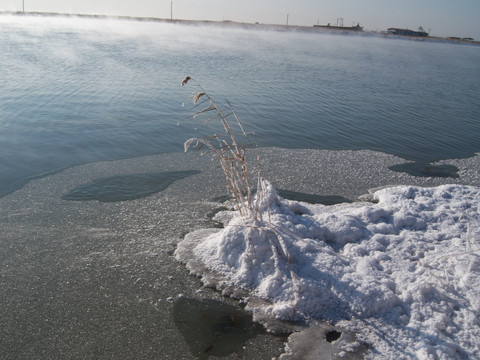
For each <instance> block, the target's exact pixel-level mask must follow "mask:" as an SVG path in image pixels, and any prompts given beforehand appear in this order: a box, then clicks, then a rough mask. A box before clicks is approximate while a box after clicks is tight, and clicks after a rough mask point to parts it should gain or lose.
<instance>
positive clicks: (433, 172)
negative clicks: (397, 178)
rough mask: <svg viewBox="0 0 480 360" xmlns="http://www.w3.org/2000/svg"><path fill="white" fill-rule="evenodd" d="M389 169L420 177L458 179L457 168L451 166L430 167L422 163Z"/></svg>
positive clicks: (401, 165) (393, 166)
mask: <svg viewBox="0 0 480 360" xmlns="http://www.w3.org/2000/svg"><path fill="white" fill-rule="evenodd" d="M389 169H390V170H392V171H396V172H405V173H407V174H409V175H412V176H420V177H442V178H446V177H451V178H458V177H459V176H458V168H457V167H456V166H453V165H432V164H428V163H423V162H411V163H405V164H397V165H392V166H390V167H389Z"/></svg>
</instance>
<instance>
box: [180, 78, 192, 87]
mask: <svg viewBox="0 0 480 360" xmlns="http://www.w3.org/2000/svg"><path fill="white" fill-rule="evenodd" d="M190 79H191V77H190V76H185V79H183V81H182V87H183V86H184V85H186V84H187V83H188V81H189V80H190Z"/></svg>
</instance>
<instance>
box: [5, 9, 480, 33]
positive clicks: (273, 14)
mask: <svg viewBox="0 0 480 360" xmlns="http://www.w3.org/2000/svg"><path fill="white" fill-rule="evenodd" d="M23 4H24V5H25V10H26V11H41V12H61V13H81V14H102V15H128V16H146V17H159V18H168V19H169V18H170V16H171V15H173V18H175V19H188V20H215V21H222V20H232V21H239V22H248V23H255V22H259V23H265V24H286V23H287V18H288V24H289V25H306V26H312V25H314V24H327V23H331V24H332V25H334V24H336V23H337V19H343V24H344V25H345V26H351V25H356V24H357V23H360V25H361V26H363V27H364V29H365V30H373V31H382V30H386V29H388V28H389V27H401V28H408V29H413V30H417V29H418V27H419V26H422V27H423V28H424V30H425V31H427V32H428V31H430V35H432V36H442V37H445V36H458V37H472V38H475V39H476V40H480V26H479V23H478V19H479V16H480V1H479V0H401V1H400V0H201V1H199V0H173V1H171V0H0V11H21V10H22V7H23ZM339 21H340V20H339Z"/></svg>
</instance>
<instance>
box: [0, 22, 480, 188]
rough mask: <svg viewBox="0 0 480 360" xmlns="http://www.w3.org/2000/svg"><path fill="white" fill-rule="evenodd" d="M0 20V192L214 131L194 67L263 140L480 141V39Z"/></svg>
mask: <svg viewBox="0 0 480 360" xmlns="http://www.w3.org/2000/svg"><path fill="white" fill-rule="evenodd" d="M0 26H1V29H2V35H1V37H0V63H1V64H2V79H3V81H2V87H1V89H0V129H1V131H0V166H1V171H0V195H5V194H7V193H9V192H11V191H13V190H15V189H18V188H20V187H21V186H22V185H23V184H25V182H26V181H28V179H31V178H35V177H38V176H42V175H44V174H47V173H52V172H54V171H57V170H59V169H63V168H67V167H70V166H72V165H75V164H80V163H87V162H91V161H99V160H108V159H118V158H129V157H135V156H142V155H148V154H156V153H166V152H177V151H182V145H183V142H184V141H185V140H186V139H188V138H189V137H191V136H194V135H198V134H209V132H210V131H211V129H209V128H208V127H204V128H197V126H198V124H195V122H194V121H193V120H188V118H189V116H190V115H191V114H192V112H191V104H192V102H191V99H189V96H190V95H191V91H192V90H191V89H182V88H181V87H180V82H181V80H182V79H183V78H184V76H185V75H191V76H193V77H194V78H195V79H196V80H198V81H199V82H200V83H201V84H202V85H203V87H205V88H206V89H207V90H208V91H209V93H210V94H211V95H212V96H214V97H215V98H216V99H217V100H220V101H222V100H223V99H224V98H228V99H229V100H230V102H231V103H232V104H233V106H234V108H235V109H236V111H237V113H238V114H239V116H240V118H241V119H242V121H243V123H244V125H245V126H246V127H247V128H248V129H254V130H255V131H256V134H257V139H258V142H259V144H260V145H261V146H278V147H283V148H297V149H298V148H311V149H353V150H356V149H371V150H376V151H381V152H385V153H389V154H394V155H397V156H399V157H402V158H404V159H406V160H415V161H421V162H432V161H436V160H439V159H448V158H462V157H468V156H471V155H473V154H474V153H475V152H478V151H480V136H478V135H479V134H480V131H479V130H480V122H479V121H478V116H479V114H480V84H479V82H478V79H479V78H480V65H479V64H480V47H475V46H457V45H452V44H445V43H434V42H422V41H404V40H391V39H385V38H380V37H372V36H369V37H367V36H341V35H326V34H315V33H300V32H274V31H252V30H242V29H231V28H221V27H197V26H182V25H174V24H164V23H154V22H135V21H117V20H98V19H79V18H61V17H58V18H48V17H27V16H26V17H18V16H2V17H0ZM182 104H185V106H184V107H182ZM179 121H180V125H179V126H177V123H178V122H179Z"/></svg>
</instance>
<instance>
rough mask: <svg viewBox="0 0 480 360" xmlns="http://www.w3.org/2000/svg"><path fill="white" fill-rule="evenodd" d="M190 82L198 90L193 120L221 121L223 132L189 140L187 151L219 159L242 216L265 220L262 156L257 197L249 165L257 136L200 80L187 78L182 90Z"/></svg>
mask: <svg viewBox="0 0 480 360" xmlns="http://www.w3.org/2000/svg"><path fill="white" fill-rule="evenodd" d="M187 83H193V85H194V86H195V87H196V89H197V91H196V92H194V95H193V103H194V107H193V109H194V110H195V112H194V114H193V118H194V119H197V118H199V117H201V116H202V117H207V119H206V120H204V121H203V123H204V124H205V123H208V122H210V121H212V120H218V121H220V122H221V125H222V128H223V129H222V132H221V133H219V134H213V135H212V136H209V137H201V138H191V139H189V140H187V141H186V142H185V144H184V147H185V151H188V149H189V148H190V147H191V146H194V147H195V149H196V150H199V151H201V152H202V153H208V154H211V155H212V157H213V158H215V159H216V160H218V161H219V164H220V167H221V168H222V170H223V173H224V175H225V179H226V186H227V190H228V191H229V192H230V193H231V195H232V196H233V197H234V199H235V204H236V207H237V210H238V212H239V213H240V215H241V216H244V217H249V218H250V219H251V220H253V221H254V222H255V223H256V222H259V221H262V220H263V219H262V211H261V210H260V206H261V205H262V204H264V203H265V201H264V200H265V199H264V198H263V197H264V196H265V188H266V181H265V178H264V177H263V175H262V170H261V166H260V159H259V157H258V155H257V159H256V165H257V166H256V169H255V170H256V173H257V181H256V186H257V192H256V194H254V191H253V184H252V182H251V179H250V176H251V170H250V169H249V165H248V164H247V148H251V147H256V146H257V143H256V141H252V140H251V138H255V133H254V132H253V131H251V132H247V131H245V129H244V128H243V125H242V123H241V122H240V119H239V118H238V116H237V114H236V113H235V111H234V110H233V107H232V105H231V103H230V102H229V101H228V100H225V101H226V105H227V106H226V109H221V108H220V106H219V105H218V104H217V103H216V102H215V101H214V100H213V99H212V97H210V95H209V94H208V93H207V92H206V91H205V89H204V88H203V87H202V86H201V85H200V84H199V83H198V82H197V81H196V80H194V79H193V78H192V77H190V76H186V77H185V78H184V79H183V81H182V87H183V86H185V85H186V84H187ZM237 138H238V139H240V140H237Z"/></svg>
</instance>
